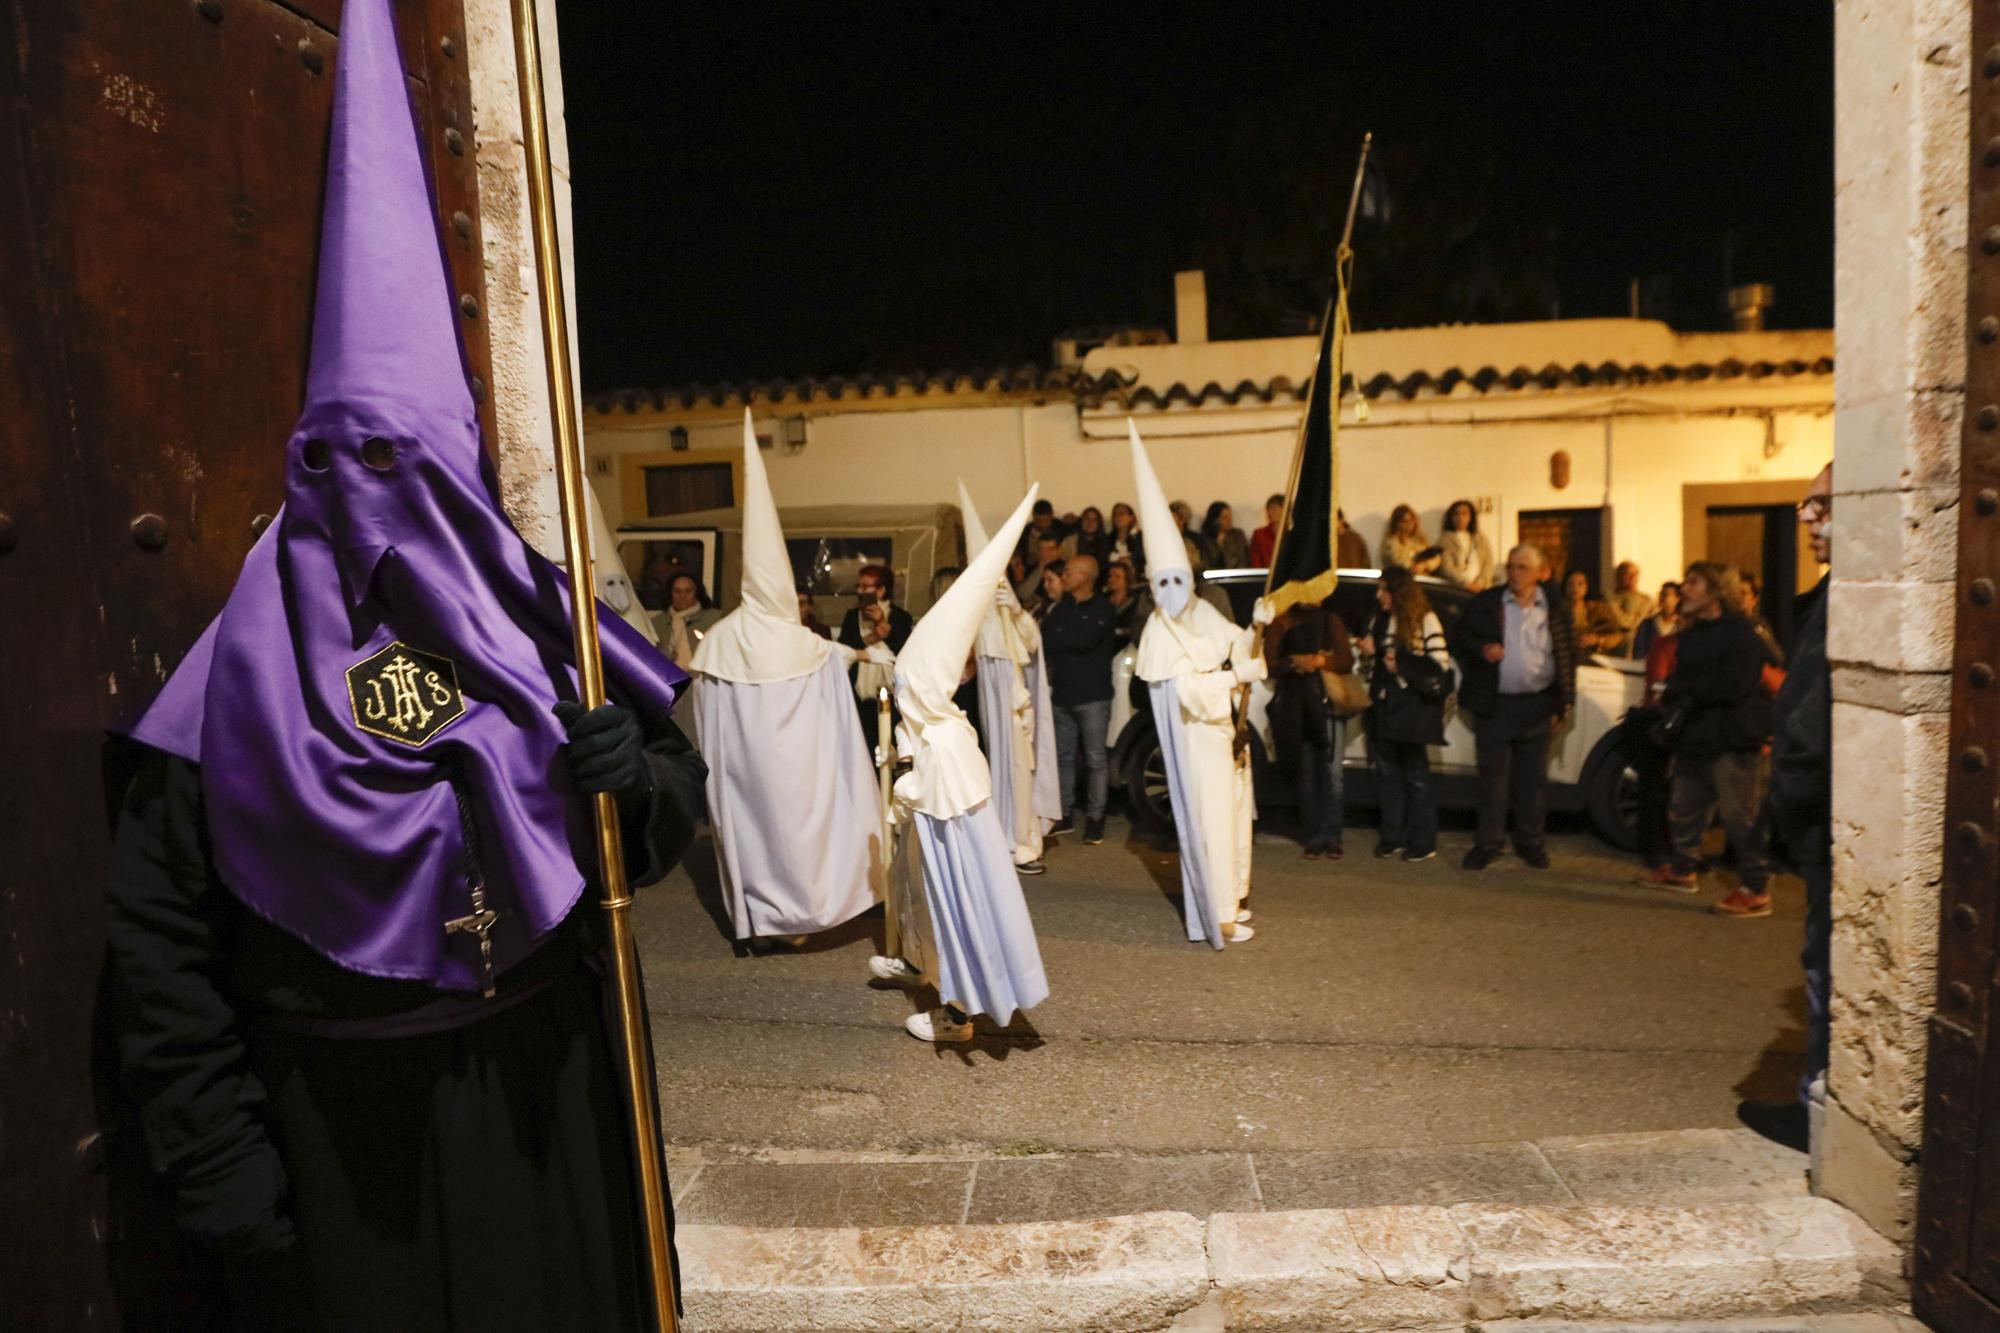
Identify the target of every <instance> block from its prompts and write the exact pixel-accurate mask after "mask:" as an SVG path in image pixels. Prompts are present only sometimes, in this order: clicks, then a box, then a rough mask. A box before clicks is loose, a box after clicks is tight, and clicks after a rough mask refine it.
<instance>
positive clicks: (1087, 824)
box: [1083, 819, 1104, 847]
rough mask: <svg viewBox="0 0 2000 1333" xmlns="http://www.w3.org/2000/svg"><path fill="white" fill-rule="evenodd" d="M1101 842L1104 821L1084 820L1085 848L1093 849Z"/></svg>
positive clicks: (1102, 839)
mask: <svg viewBox="0 0 2000 1333" xmlns="http://www.w3.org/2000/svg"><path fill="white" fill-rule="evenodd" d="M1103 841H1104V821H1103V820H1102V819H1086V820H1084V821H1083V845H1084V846H1086V847H1095V846H1097V845H1098V844H1099V843H1101V842H1103Z"/></svg>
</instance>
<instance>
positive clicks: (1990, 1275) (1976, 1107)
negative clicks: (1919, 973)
mask: <svg viewBox="0 0 2000 1333" xmlns="http://www.w3.org/2000/svg"><path fill="white" fill-rule="evenodd" d="M1972 12H1973V20H1972V28H1973V35H1972V47H1971V49H1972V50H1974V51H1986V50H1990V49H1992V48H1993V47H1994V46H1995V44H1996V43H2000V6H1994V5H1975V6H1973V9H1972ZM1971 100H1972V110H1971V115H1972V126H1971V130H1972V138H1971V143H1972V145H1973V153H1974V156H1973V160H1972V164H1971V169H1970V176H1971V200H1970V208H1969V217H1968V223H1969V227H1968V233H1967V234H1968V235H1970V236H1972V237H1973V238H1974V239H1975V244H1973V245H1972V246H1970V247H1968V249H1967V252H1966V253H1967V284H1966V285H1967V291H1966V309H1967V318H1966V321H1965V324H1966V330H1967V333H1968V335H1969V341H1968V343H1967V348H1966V367H1965V427H1964V435H1963V438H1962V441H1961V445H1960V454H1959V458H1960V476H1959V482H1960V494H1959V507H1958V515H1959V520H1958V581H1957V635H1956V643H1955V646H1954V649H1953V654H1952V690H1951V766H1950V769H1949V773H1950V776H1949V777H1948V778H1947V780H1946V785H1945V865H1944V885H1943V893H1942V901H1941V902H1940V904H1939V913H1938V916H1939V925H1938V952H1937V997H1936V1002H1935V1007H1934V1008H1933V1010H1932V1013H1931V1017H1930V1024H1929V1027H1930V1052H1929V1056H1928V1061H1927V1064H1926V1067H1925V1072H1924V1143H1923V1156H1922V1159H1921V1161H1922V1168H1921V1169H1922V1178H1921V1181H1920V1184H1919V1188H1918V1196H1917V1233H1916V1256H1915V1268H1914V1274H1915V1281H1914V1283H1913V1288H1912V1299H1913V1302H1914V1304H1915V1307H1916V1312H1917V1314H1918V1315H1919V1316H1920V1317H1921V1318H1922V1319H1923V1320H1924V1321H1925V1322H1926V1323H1928V1324H1930V1325H1931V1326H1932V1327H1934V1328H1937V1329H1940V1330H1945V1333H1972V1331H1973V1330H1991V1329H2000V1042H1996V1041H1995V1039H1994V1022H1993V1016H1994V1004H1995V1001H1996V999H2000V993H1996V991H1997V990H2000V987H1997V986H1996V982H2000V977H1996V972H1995V967H1994V962H1995V944H1996V928H1997V927H2000V680H1996V674H1995V673H1996V672H2000V595H1996V592H1995V586H1996V584H2000V438H1997V437H2000V429H1996V425H2000V406H1996V405H1997V404H2000V343H1996V341H1995V340H1994V338H1993V336H1992V334H1991V330H1992V329H1994V328H1995V327H2000V240H1995V239H1994V238H2000V157H1996V156H1995V155H1994V154H1992V153H1990V152H1988V151H1987V150H1986V148H1985V145H1987V144H1990V143H1992V142H1995V141H1996V136H2000V66H1996V65H1995V64H1994V62H1992V61H1987V62H1984V63H1983V64H1975V65H1974V66H1973V73H1972V99H1971ZM1981 237H1984V238H1987V240H1986V242H1984V243H1980V242H1979V240H1978V238H1981Z"/></svg>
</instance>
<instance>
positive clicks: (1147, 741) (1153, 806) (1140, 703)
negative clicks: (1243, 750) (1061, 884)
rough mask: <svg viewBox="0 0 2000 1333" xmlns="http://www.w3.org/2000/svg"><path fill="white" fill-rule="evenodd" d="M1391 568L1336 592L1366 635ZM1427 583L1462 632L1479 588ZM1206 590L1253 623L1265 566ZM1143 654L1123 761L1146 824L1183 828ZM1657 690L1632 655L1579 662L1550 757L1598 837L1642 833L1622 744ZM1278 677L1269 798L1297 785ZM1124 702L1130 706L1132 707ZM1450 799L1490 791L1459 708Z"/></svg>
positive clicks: (1364, 794) (1259, 709) (1257, 695)
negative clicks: (1632, 713)
mask: <svg viewBox="0 0 2000 1333" xmlns="http://www.w3.org/2000/svg"><path fill="white" fill-rule="evenodd" d="M1381 577H1382V576H1381V574H1380V572H1379V571H1377V570H1373V569H1343V570H1341V571H1340V585H1339V587H1338V589H1337V590H1336V591H1335V592H1334V609H1335V610H1336V611H1338V612H1339V613H1340V618H1341V620H1342V621H1344V622H1345V623H1346V625H1347V628H1348V631H1349V633H1351V634H1353V635H1354V636H1355V637H1357V638H1359V637H1360V636H1361V635H1363V634H1365V633H1367V631H1368V627H1369V625H1370V624H1372V623H1373V621H1374V617H1375V611H1376V606H1375V589H1376V587H1377V585H1378V584H1379V583H1380V582H1381ZM1419 582H1421V583H1422V584H1423V585H1424V592H1425V593H1426V595H1428V596H1429V598H1430V602H1431V606H1432V608H1433V609H1434V610H1436V612H1437V614H1438V619H1439V620H1440V621H1442V622H1443V623H1444V629H1445V634H1446V635H1447V636H1450V634H1451V633H1452V630H1453V627H1454V626H1455V625H1456V624H1457V623H1458V617H1459V615H1460V614H1461V613H1462V612H1463V611H1464V610H1465V604H1466V601H1467V600H1468V598H1469V597H1470V596H1471V594H1469V593H1467V592H1466V591H1465V590H1464V589H1463V588H1460V587H1457V586H1455V585H1453V584H1450V583H1446V582H1445V581H1443V580H1442V579H1435V578H1428V577H1425V578H1421V579H1419ZM1202 585H1203V595H1204V596H1205V597H1207V598H1208V600H1209V601H1211V602H1212V603H1214V604H1215V605H1216V607H1217V608H1218V609H1223V610H1227V611H1228V612H1229V613H1230V615H1231V618H1232V619H1234V620H1235V622H1236V623H1237V624H1239V625H1248V624H1249V623H1250V614H1251V611H1252V608H1253V607H1254V606H1255V605H1256V601H1257V597H1258V596H1259V595H1260V594H1261V593H1262V592H1263V590H1264V571H1263V570H1261V569H1223V570H1211V571H1209V572H1208V573H1205V574H1203V575H1202ZM1136 658H1137V653H1136V652H1134V651H1132V650H1130V649H1128V650H1127V651H1126V652H1124V653H1122V654H1120V655H1119V657H1118V659H1117V661H1116V663H1115V664H1114V666H1113V671H1114V685H1115V688H1116V694H1115V696H1114V700H1115V702H1114V712H1113V717H1112V755H1111V771H1112V775H1113V780H1114V782H1116V783H1117V784H1118V785H1119V786H1120V787H1122V789H1123V790H1124V793H1125V801H1126V805H1127V808H1128V809H1129V810H1130V811H1131V815H1132V820H1133V822H1134V823H1135V824H1136V825H1138V827H1139V828H1140V829H1141V830H1143V831H1146V832H1151V833H1163V832H1165V831H1167V830H1169V829H1171V828H1172V827H1173V820H1174V816H1173V809H1172V807H1171V806H1170V805H1169V803H1168V796H1167V774H1166V766H1165V764H1164V763H1162V761H1161V758H1160V739H1159V735H1158V733H1157V732H1156V731H1155V730H1154V725H1153V716H1152V707H1151V701H1150V698H1149V696H1148V695H1147V692H1146V685H1145V682H1144V681H1141V680H1137V679H1135V678H1134V676H1133V664H1134V661H1135V660H1136ZM1644 690H1645V669H1644V664H1643V663H1639V662H1631V661H1626V660H1623V659H1620V658H1612V657H1602V656H1595V655H1593V656H1591V657H1587V658H1585V659H1584V660H1583V661H1582V662H1581V663H1579V664H1578V666H1577V672H1576V708H1575V710H1574V711H1573V712H1572V713H1571V714H1570V717H1569V720H1568V721H1567V722H1566V723H1565V724H1564V725H1563V727H1562V729H1561V730H1560V731H1558V732H1557V733H1556V735H1555V740H1554V744H1553V748H1552V751H1551V754H1550V756H1549V808H1550V809H1551V810H1564V811H1583V812H1585V813H1587V814H1588V815H1589V817H1590V823H1591V827H1592V828H1593V829H1594V830H1595V831H1596V833H1597V834H1598V836H1600V837H1602V838H1603V839H1604V840H1605V841H1606V842H1609V843H1610V844H1612V845H1613V846H1614V847H1618V848H1621V849H1623V850H1626V851H1629V850H1631V849H1632V848H1633V847H1635V846H1636V845H1637V842H1638V824H1637V799H1636V794H1637V780H1636V778H1635V776H1634V775H1633V774H1632V772H1631V770H1630V769H1629V768H1628V767H1627V766H1626V763H1625V760H1624V756H1623V754H1622V753H1621V752H1620V746H1619V740H1620V727H1621V724H1622V721H1623V719H1624V717H1625V714H1626V711H1627V710H1628V709H1630V708H1631V707H1632V706H1633V705H1634V704H1636V703H1638V702H1639V699H1640V696H1641V695H1642V694H1643V693H1644ZM1270 702H1271V687H1270V684H1269V683H1268V682H1262V683H1259V684H1257V685H1255V686H1253V687H1252V688H1251V691H1250V727H1251V756H1252V765H1253V772H1254V775H1255V779H1256V784H1257V803H1258V806H1259V807H1260V808H1262V807H1266V806H1283V805H1290V804H1291V803H1292V799H1293V798H1292V786H1291V783H1290V782H1288V781H1285V780H1283V778H1282V776H1281V775H1278V774H1275V773H1274V772H1273V771H1272V765H1271V759H1270V756H1271V754H1272V753H1273V750H1272V743H1271V724H1270V719H1269V716H1268V709H1269V705H1270ZM1121 705H1122V706H1121ZM1359 721H1360V719H1358V718H1357V719H1352V720H1351V722H1350V725H1349V727H1348V729H1347V731H1348V741H1347V751H1346V756H1345V767H1346V770H1347V781H1346V793H1347V800H1348V802H1349V803H1350V804H1356V805H1372V804H1374V801H1375V780H1374V779H1375V775H1374V770H1373V768H1372V766H1371V765H1370V763H1369V759H1368V739H1367V733H1366V728H1364V727H1362V726H1359V725H1353V723H1356V722H1359ZM1431 768H1432V771H1433V772H1434V773H1435V774H1436V779H1435V785H1436V788H1437V793H1438V805H1439V807H1440V808H1442V809H1448V810H1450V809H1463V810H1469V809H1472V808H1473V806H1474V805H1475V804H1477V801H1478V779H1477V775H1476V772H1475V766H1474V751H1473V738H1472V727H1471V723H1470V720H1469V719H1467V718H1465V717H1462V716H1460V715H1459V714H1458V712H1457V709H1456V706H1455V705H1454V707H1453V708H1452V709H1451V710H1450V711H1449V712H1448V713H1447V714H1446V722H1445V743H1444V744H1443V745H1442V746H1433V747H1432V749H1431Z"/></svg>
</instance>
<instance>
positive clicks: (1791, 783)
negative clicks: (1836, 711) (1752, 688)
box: [1736, 463, 1833, 1151]
mask: <svg viewBox="0 0 2000 1333" xmlns="http://www.w3.org/2000/svg"><path fill="white" fill-rule="evenodd" d="M1799 522H1800V523H1801V524H1803V525H1804V526H1805V529H1806V535H1807V537H1808V538H1810V539H1811V541H1812V549H1813V555H1814V557H1815V558H1817V559H1818V561H1819V562H1820V563H1821V564H1822V565H1824V564H1827V563H1828V562H1829V561H1830V560H1831V558H1832V555H1833V551H1832V538H1833V532H1832V525H1833V465H1832V464H1831V463H1829V464H1827V466H1826V467H1825V468H1823V469H1822V470H1821V471H1820V474H1819V475H1818V476H1817V477H1815V478H1813V483H1812V486H1811V487H1810V488H1809V489H1808V490H1807V491H1806V496H1805V499H1803V500H1801V501H1799ZM1826 587H1827V578H1826V577H1822V578H1821V579H1820V581H1819V583H1818V585H1817V586H1815V587H1814V588H1813V590H1812V591H1811V592H1809V593H1806V594H1805V595H1804V596H1802V597H1800V598H1799V600H1798V602H1797V611H1796V613H1795V614H1794V616H1793V620H1792V623H1793V624H1794V625H1796V626H1797V627H1798V628H1797V630H1796V632H1795V634H1794V636H1793V639H1792V657H1791V665H1790V670H1789V671H1787V673H1786V675H1785V684H1784V687H1783V688H1782V689H1780V690H1779V691H1778V701H1777V705H1776V707H1775V709H1774V711H1775V713H1776V714H1777V721H1776V728H1777V729H1776V732H1775V734H1774V735H1773V736H1772V738H1771V782H1770V792H1769V794H1768V795H1767V796H1766V797H1765V802H1764V820H1765V827H1766V828H1767V829H1768V830H1769V833H1770V839H1771V855H1772V857H1773V858H1774V859H1775V860H1777V861H1778V862H1780V863H1781V864H1783V865H1787V866H1790V867H1791V868H1792V870H1793V871H1795V872H1796V873H1797V874H1798V876H1799V878H1800V879H1803V880H1804V881H1805V884H1806V924H1805V943H1804V946H1803V947H1802V948H1801V949H1800V950H1799V963H1800V965H1801V966H1803V967H1804V969H1805V974H1806V1066H1805V1070H1804V1072H1803V1073H1802V1074H1801V1075H1800V1076H1799V1095H1798V1097H1797V1099H1796V1100H1794V1101H1791V1102H1787V1103H1784V1104H1782V1105H1777V1106H1772V1105H1765V1104H1760V1103H1757V1102H1745V1103H1743V1104H1742V1105H1741V1106H1739V1107H1737V1108H1736V1114H1737V1115H1738V1116H1739V1117H1740V1118H1741V1119H1742V1120H1743V1123H1744V1124H1746V1125H1748V1126H1750V1128H1752V1129H1754V1130H1756V1131H1757V1132H1758V1133H1760V1134H1763V1135H1764V1136H1765V1137H1767V1138H1770V1139H1774V1140H1776V1141H1777V1142H1779V1143H1783V1144H1786V1145H1788V1146H1790V1147H1793V1148H1797V1149H1799V1150H1800V1151H1804V1150H1805V1148H1806V1147H1807V1146H1808V1140H1809V1137H1810V1136H1809V1134H1808V1131H1807V1123H1808V1120H1807V1112H1806V1104H1807V1102H1808V1101H1809V1099H1810V1098H1811V1095H1812V1086H1813V1084H1814V1082H1816V1081H1817V1080H1818V1079H1820V1078H1821V1077H1823V1076H1824V1075H1825V1074H1826V1061H1827V1048H1828V1046H1829V1044H1830V1038H1831V1035H1832V1033H1831V1022H1830V1019H1829V1016H1828V1011H1827V1000H1828V995H1829V992H1830V990H1831V988H1832V979H1831V975H1830V966H1829V955H1830V946H1831V943H1832V936H1833V679H1832V673H1831V672H1830V671H1829V670H1828V668H1827V657H1826Z"/></svg>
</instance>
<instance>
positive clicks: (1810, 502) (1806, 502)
mask: <svg viewBox="0 0 2000 1333" xmlns="http://www.w3.org/2000/svg"><path fill="white" fill-rule="evenodd" d="M1794 507H1795V508H1796V509H1797V510H1798V511H1799V516H1800V517H1801V518H1803V517H1806V516H1808V515H1810V514H1814V513H1819V514H1826V515H1831V514H1832V513H1833V497H1832V496H1831V495H1808V496H1807V497H1806V498H1805V499H1803V500H1801V501H1799V502H1798V504H1797V505H1796V506H1794Z"/></svg>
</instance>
